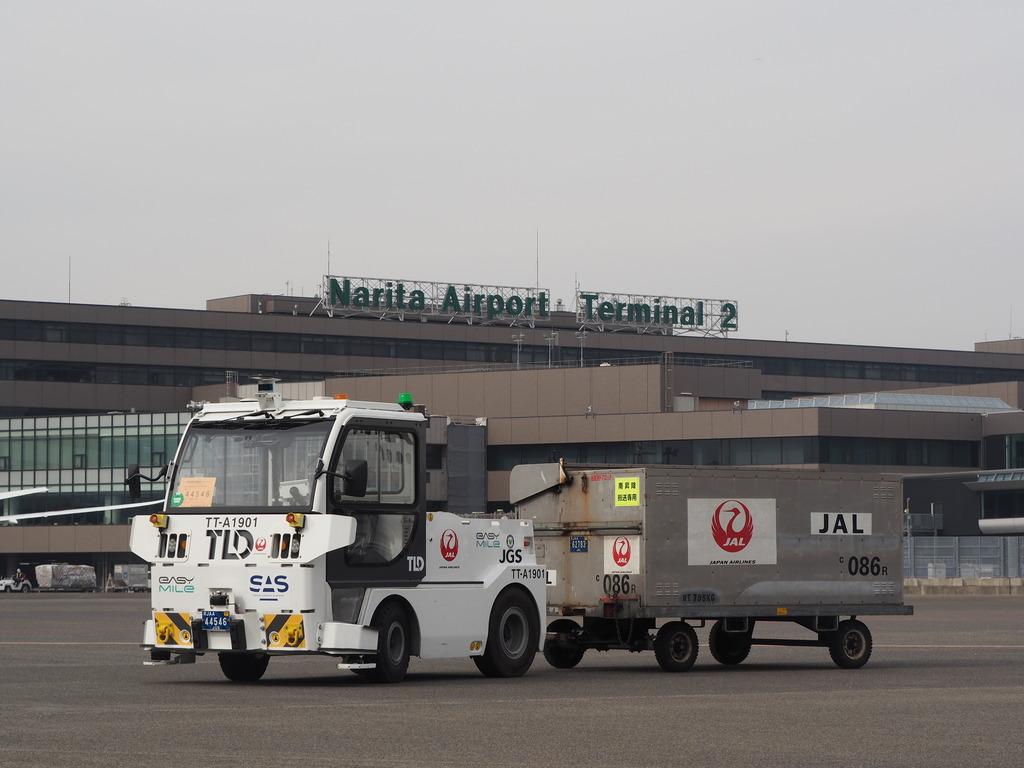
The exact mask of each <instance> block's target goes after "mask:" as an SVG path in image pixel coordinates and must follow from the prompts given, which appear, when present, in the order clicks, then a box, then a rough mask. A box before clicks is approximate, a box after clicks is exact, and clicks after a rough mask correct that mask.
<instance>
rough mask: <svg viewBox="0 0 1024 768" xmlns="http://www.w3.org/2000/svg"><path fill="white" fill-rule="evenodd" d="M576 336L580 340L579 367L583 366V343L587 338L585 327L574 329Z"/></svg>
mask: <svg viewBox="0 0 1024 768" xmlns="http://www.w3.org/2000/svg"><path fill="white" fill-rule="evenodd" d="M576 338H577V339H579V340H580V368H582V367H583V344H584V342H585V341H586V340H587V329H586V328H580V329H579V330H578V331H576Z"/></svg>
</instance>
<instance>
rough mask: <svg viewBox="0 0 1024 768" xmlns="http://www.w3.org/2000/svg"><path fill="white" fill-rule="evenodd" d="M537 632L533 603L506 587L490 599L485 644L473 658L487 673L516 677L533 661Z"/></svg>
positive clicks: (490, 675)
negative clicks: (494, 598)
mask: <svg viewBox="0 0 1024 768" xmlns="http://www.w3.org/2000/svg"><path fill="white" fill-rule="evenodd" d="M539 636H540V627H539V626H538V622H537V611H536V609H535V608H534V607H533V603H531V602H530V599H529V598H528V597H526V595H525V594H523V593H522V592H521V591H520V590H518V589H509V590H506V591H505V592H502V593H501V594H500V595H498V599H497V600H495V601H494V606H493V607H492V608H491V618H490V621H489V622H488V625H487V646H486V647H485V648H484V652H483V655H481V656H474V657H473V662H474V663H475V664H476V666H477V669H479V670H480V671H481V672H483V673H484V675H486V676H487V677H519V676H521V675H524V674H526V670H528V669H529V668H530V665H532V664H533V658H534V656H536V655H537V645H538V639H539Z"/></svg>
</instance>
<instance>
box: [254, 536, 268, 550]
mask: <svg viewBox="0 0 1024 768" xmlns="http://www.w3.org/2000/svg"><path fill="white" fill-rule="evenodd" d="M266 548H267V540H266V539H264V538H263V537H262V536H261V537H260V538H258V539H256V551H257V552H262V551H263V550H264V549H266Z"/></svg>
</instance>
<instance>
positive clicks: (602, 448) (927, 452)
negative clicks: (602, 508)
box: [487, 436, 978, 471]
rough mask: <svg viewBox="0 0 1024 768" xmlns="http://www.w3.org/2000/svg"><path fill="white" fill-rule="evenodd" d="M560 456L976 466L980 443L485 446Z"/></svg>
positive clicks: (500, 461)
mask: <svg viewBox="0 0 1024 768" xmlns="http://www.w3.org/2000/svg"><path fill="white" fill-rule="evenodd" d="M560 458H564V459H565V460H566V462H568V463H569V464H619V465H630V464H686V465H697V466H751V465H775V464H783V465H785V464H849V465H862V466H894V467H896V466H902V467H967V468H974V467H977V466H978V443H977V442H975V441H973V440H918V439H900V438H873V437H833V436H810V437H754V438H723V439H714V440H645V441H639V442H616V443H570V444H565V445H502V446H491V447H489V448H488V449H487V468H488V469H489V470H506V471H507V470H511V469H512V467H514V466H515V465H517V464H530V463H544V462H554V461H558V460H559V459H560Z"/></svg>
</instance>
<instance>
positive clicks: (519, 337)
mask: <svg viewBox="0 0 1024 768" xmlns="http://www.w3.org/2000/svg"><path fill="white" fill-rule="evenodd" d="M525 338H526V334H525V333H523V332H522V331H520V332H519V333H513V334H512V340H513V341H514V342H515V343H516V370H517V371H518V370H519V351H520V350H521V349H522V348H523V339H525Z"/></svg>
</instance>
